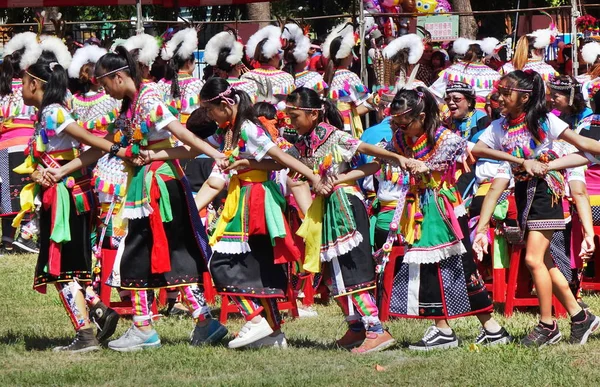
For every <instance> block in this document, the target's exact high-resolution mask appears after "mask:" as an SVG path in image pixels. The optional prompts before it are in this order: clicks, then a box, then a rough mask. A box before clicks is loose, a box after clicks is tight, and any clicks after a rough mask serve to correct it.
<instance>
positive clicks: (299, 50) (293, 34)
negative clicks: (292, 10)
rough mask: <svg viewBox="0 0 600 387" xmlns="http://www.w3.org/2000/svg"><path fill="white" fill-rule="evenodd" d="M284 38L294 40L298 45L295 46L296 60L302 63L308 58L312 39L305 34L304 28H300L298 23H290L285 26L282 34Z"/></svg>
mask: <svg viewBox="0 0 600 387" xmlns="http://www.w3.org/2000/svg"><path fill="white" fill-rule="evenodd" d="M281 37H282V38H283V39H286V40H288V41H294V42H295V43H296V46H295V47H294V52H293V53H292V54H293V55H294V58H296V62H298V63H301V62H304V61H305V60H306V59H308V50H309V49H310V39H309V38H308V36H306V35H304V30H303V29H302V28H300V26H299V25H298V24H294V23H288V24H286V25H285V27H284V28H283V33H282V34H281Z"/></svg>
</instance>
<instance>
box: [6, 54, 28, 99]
mask: <svg viewBox="0 0 600 387" xmlns="http://www.w3.org/2000/svg"><path fill="white" fill-rule="evenodd" d="M23 53H25V47H23V48H22V49H20V50H17V51H15V52H13V53H12V54H10V55H6V56H5V57H4V59H3V61H2V63H1V64H0V96H5V95H9V94H12V80H13V78H18V77H19V76H20V75H21V70H22V69H21V65H20V62H21V57H22V56H23Z"/></svg>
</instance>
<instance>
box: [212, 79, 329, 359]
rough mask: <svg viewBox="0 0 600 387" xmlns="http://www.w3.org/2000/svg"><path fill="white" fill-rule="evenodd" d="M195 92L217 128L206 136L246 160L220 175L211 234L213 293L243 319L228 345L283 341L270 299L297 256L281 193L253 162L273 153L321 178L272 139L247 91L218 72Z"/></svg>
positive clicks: (280, 291)
mask: <svg viewBox="0 0 600 387" xmlns="http://www.w3.org/2000/svg"><path fill="white" fill-rule="evenodd" d="M200 97H201V101H202V106H203V107H205V108H206V109H207V110H208V114H209V116H210V117H212V118H213V119H214V120H215V121H217V123H218V124H219V127H220V130H219V131H218V132H217V133H216V134H215V136H214V137H213V138H211V139H210V142H211V143H213V144H214V145H215V146H218V147H219V148H220V149H221V150H222V151H223V152H224V153H225V155H227V156H228V157H229V160H230V161H231V162H234V163H237V164H236V165H239V164H240V163H244V166H243V167H242V168H240V169H239V170H238V171H237V173H231V174H229V175H228V176H227V177H226V179H227V180H228V183H229V187H228V193H227V199H226V202H225V206H224V210H223V212H222V213H221V215H220V218H219V220H218V221H217V224H216V228H215V231H214V233H213V234H212V236H211V239H210V244H211V246H212V249H213V255H212V257H211V259H210V262H209V268H210V272H211V275H212V277H213V280H214V283H215V287H216V289H217V292H218V293H219V294H221V295H224V296H228V297H229V298H231V299H232V300H233V301H234V302H235V303H236V304H237V306H238V308H239V310H240V312H241V313H242V314H243V315H244V317H245V319H246V324H245V325H244V326H243V327H242V329H241V330H240V332H239V333H238V335H237V336H236V338H235V339H233V340H232V341H230V342H229V348H241V347H276V348H286V347H287V340H286V338H285V335H284V333H283V332H281V316H280V313H279V310H278V307H277V302H276V301H277V299H280V298H285V296H286V292H287V289H288V278H287V274H286V267H285V264H287V263H291V262H294V261H296V260H298V259H299V258H300V252H299V250H298V248H297V247H296V246H295V244H294V241H293V238H292V235H291V232H290V228H289V225H288V224H287V221H286V220H285V217H284V215H283V211H284V210H285V199H284V198H283V196H282V195H281V191H280V189H279V187H278V185H277V184H276V183H275V182H274V181H271V180H269V178H268V173H267V171H265V170H260V169H255V168H254V167H253V163H256V162H264V161H265V160H267V159H269V158H272V159H273V160H275V161H277V162H278V163H280V164H281V165H283V166H286V167H289V168H291V169H293V170H295V171H296V172H299V173H300V174H302V175H304V176H306V177H307V178H308V179H309V180H310V181H311V182H312V183H313V184H314V185H317V184H319V183H320V179H319V178H318V176H316V175H313V171H312V169H309V168H308V167H306V166H305V165H304V164H302V163H301V162H300V161H298V160H297V159H295V158H293V157H291V156H289V155H287V154H285V153H284V152H283V150H281V149H280V148H279V147H278V146H276V145H275V143H274V142H273V140H272V139H271V137H270V136H269V135H268V134H267V132H266V131H265V129H264V128H263V127H262V126H261V124H260V122H259V121H258V119H257V118H256V113H255V111H254V109H253V107H252V103H251V101H250V98H249V97H248V95H247V94H246V93H245V92H243V91H241V90H236V89H234V88H233V87H232V86H231V85H230V84H229V83H228V82H227V81H225V80H223V79H221V78H211V79H210V80H209V81H208V82H207V83H206V84H205V85H204V87H203V88H202V92H201V93H200ZM272 164H274V163H272Z"/></svg>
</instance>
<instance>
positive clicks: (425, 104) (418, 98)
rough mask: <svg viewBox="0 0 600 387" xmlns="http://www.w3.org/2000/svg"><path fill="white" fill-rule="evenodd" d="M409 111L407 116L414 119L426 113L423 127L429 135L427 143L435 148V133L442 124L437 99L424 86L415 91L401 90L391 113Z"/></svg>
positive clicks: (392, 105)
mask: <svg viewBox="0 0 600 387" xmlns="http://www.w3.org/2000/svg"><path fill="white" fill-rule="evenodd" d="M408 109H411V110H410V112H408V113H406V114H407V116H408V117H411V118H413V119H416V118H417V117H418V116H419V114H421V113H425V120H424V121H423V127H424V129H425V134H426V135H427V143H428V144H429V146H434V145H435V133H436V132H437V129H438V128H439V127H440V125H441V123H442V121H441V118H440V109H439V108H438V104H437V101H436V100H435V97H434V96H433V95H432V94H431V92H430V91H429V90H428V89H427V88H426V87H423V86H419V87H417V88H416V89H414V90H413V89H411V90H409V89H400V90H398V92H397V93H396V96H395V97H394V100H393V101H392V103H391V105H390V113H392V114H398V113H401V112H403V111H406V110H408Z"/></svg>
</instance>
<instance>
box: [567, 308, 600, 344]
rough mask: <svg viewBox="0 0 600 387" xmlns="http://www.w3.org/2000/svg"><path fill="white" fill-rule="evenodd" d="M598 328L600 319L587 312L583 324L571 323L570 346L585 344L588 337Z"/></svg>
mask: <svg viewBox="0 0 600 387" xmlns="http://www.w3.org/2000/svg"><path fill="white" fill-rule="evenodd" d="M598 327H600V318H598V317H597V316H594V315H593V314H591V313H590V312H588V311H587V310H586V311H585V320H583V321H581V322H571V337H569V344H580V345H583V344H585V343H586V342H587V340H588V337H590V335H591V334H592V333H594V332H595V331H596V330H597V329H598Z"/></svg>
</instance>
